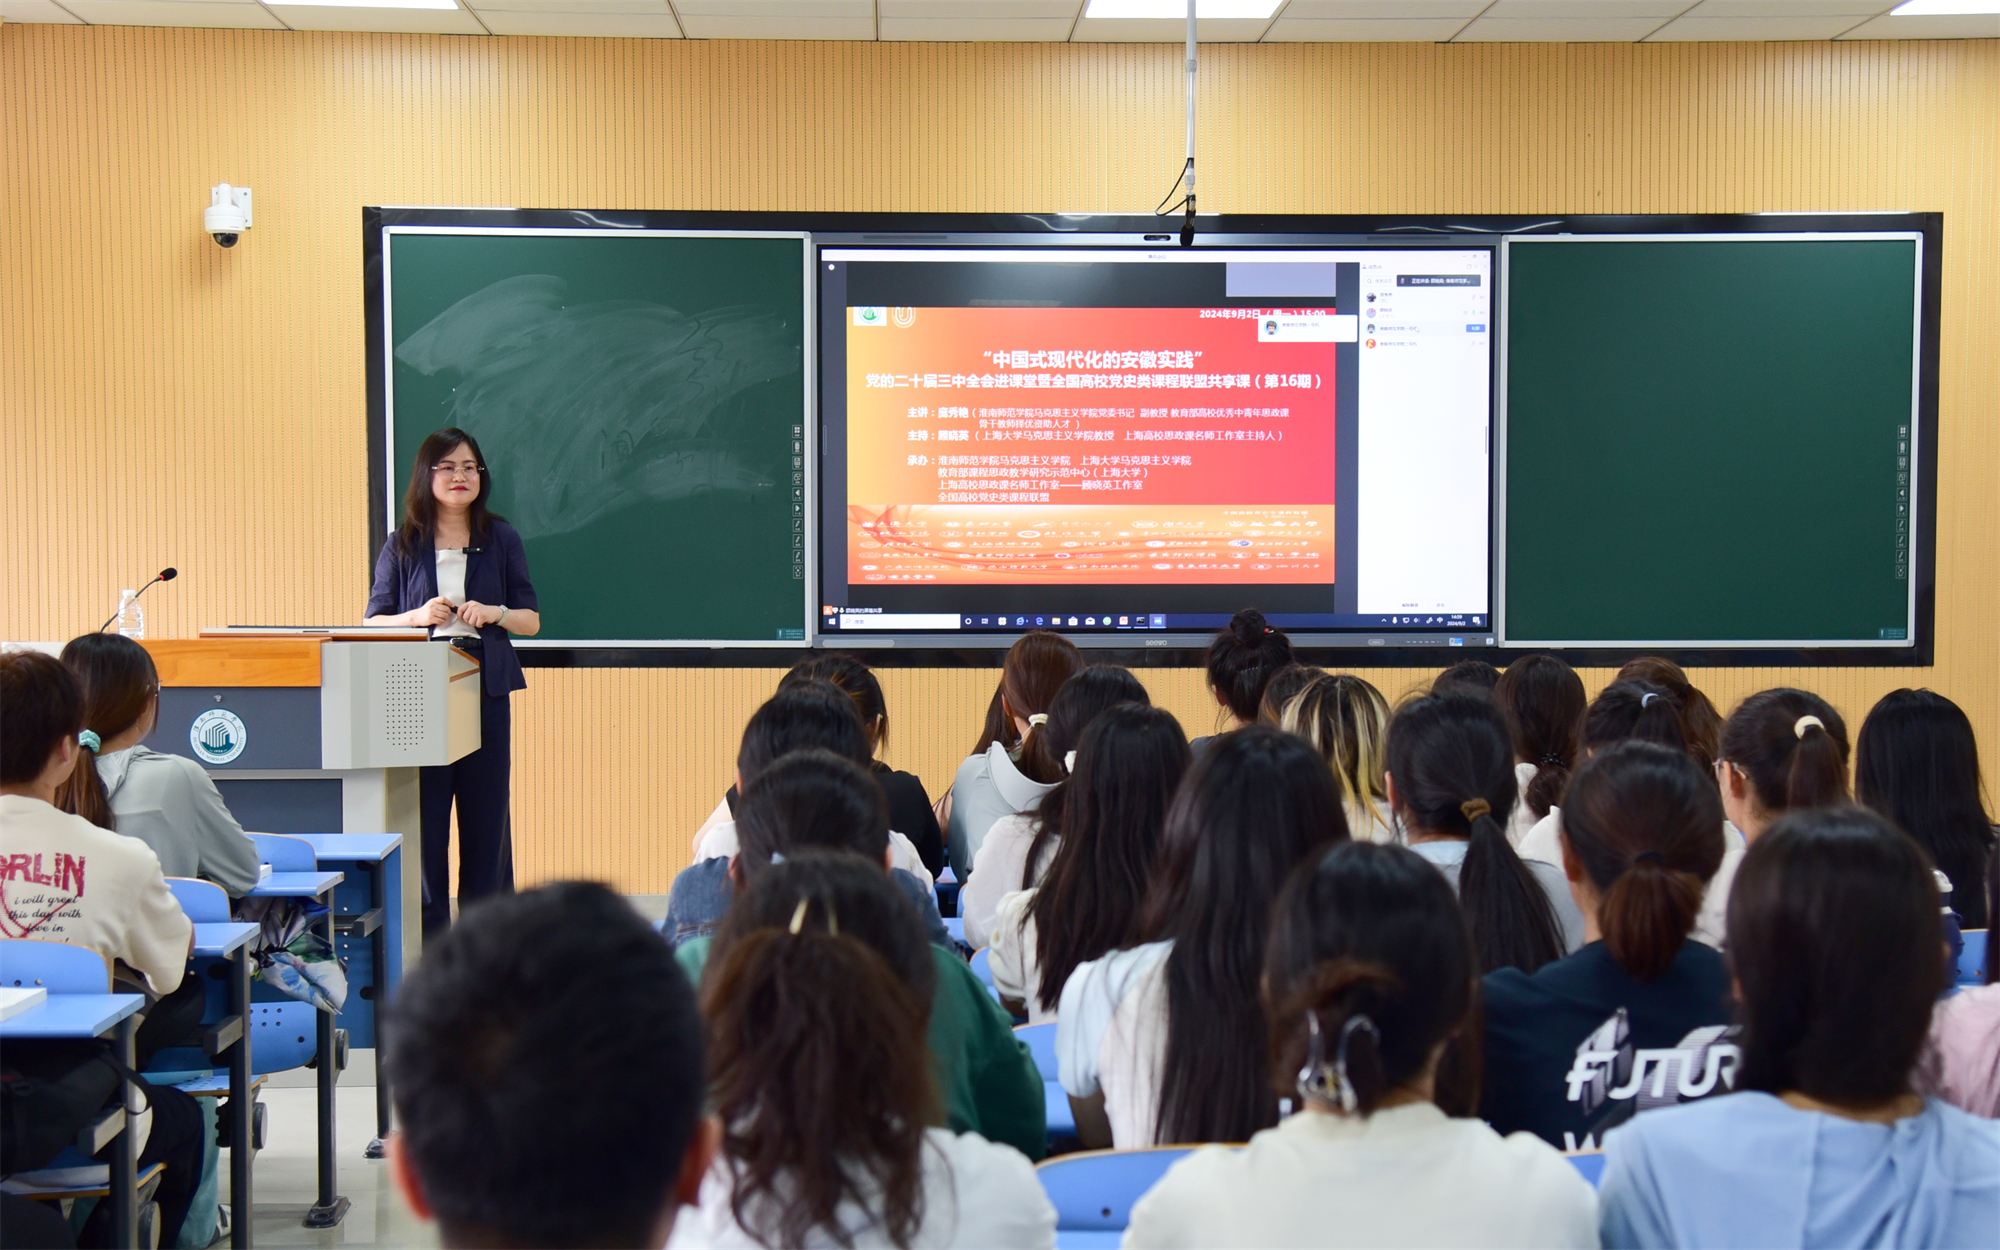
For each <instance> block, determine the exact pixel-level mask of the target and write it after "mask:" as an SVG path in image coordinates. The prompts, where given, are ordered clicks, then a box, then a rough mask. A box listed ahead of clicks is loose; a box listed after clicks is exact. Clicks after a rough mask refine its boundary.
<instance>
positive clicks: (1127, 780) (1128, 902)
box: [989, 703, 1189, 1024]
mask: <svg viewBox="0 0 2000 1250" xmlns="http://www.w3.org/2000/svg"><path fill="white" fill-rule="evenodd" d="M1188 761H1189V753H1188V744H1187V737H1186V735H1184V734H1183V733H1182V732H1181V726H1180V722H1179V721H1177V720H1175V719H1174V717H1173V714H1172V713H1171V712H1168V711H1166V710H1165V709H1164V708H1156V707H1149V706H1146V705H1144V704H1139V703H1121V704H1118V705H1116V706H1114V707H1112V708H1110V709H1108V710H1107V711H1105V712H1104V713H1103V714H1102V715H1100V716H1098V717H1097V719H1095V720H1093V721H1092V722H1091V723H1090V728H1088V729H1086V730H1084V733H1083V741H1082V742H1081V743H1079V744H1078V745H1077V749H1076V771H1075V772H1073V773H1072V774H1071V775H1070V779H1069V781H1068V782H1067V783H1066V784H1065V785H1064V786H1063V792H1064V800H1063V815H1062V823H1063V831H1064V832H1063V839H1062V842H1061V845H1060V846H1059V847H1058V849H1057V851H1056V854H1055V860H1054V862H1053V863H1052V864H1051V865H1050V867H1049V871H1048V874H1047V875H1046V876H1045V877H1044V878H1043V879H1042V883H1041V884H1040V885H1039V886H1037V887H1035V888H1033V889H1029V890H1018V891H1015V892H1013V893H1011V894H1007V895H1004V896H1002V898H1001V899H1000V906H999V915H998V919H997V921H996V923H995V925H994V930H993V945H992V947H991V951H992V954H991V955H990V956H989V959H990V964H991V967H992V971H993V988H994V989H996V990H998V991H999V993H1000V998H1001V1001H1002V1002H1003V1003H1010V1004H1018V1005H1019V1006H1020V1007H1022V1008H1025V1014H1026V1015H1027V1017H1028V1023H1030V1024H1046V1023H1047V1022H1049V1021H1051V1020H1054V1019H1055V1018H1056V1008H1057V1005H1058V1004H1059V1003H1060V1001H1061V999H1062V991H1063V983H1064V982H1065V981H1067V980H1068V979H1069V974H1070V973H1071V972H1072V971H1073V970H1074V969H1075V968H1076V966H1077V965H1078V964H1080V963H1082V962H1084V961H1085V960H1090V959H1097V958H1099V957H1101V956H1103V955H1106V954H1109V953H1110V952H1112V951H1115V950H1119V949H1121V948H1123V947H1127V946H1131V945H1133V944H1135V943H1137V942H1138V941H1139V938H1140V929H1139V918H1140V908H1141V907H1142V906H1143V904H1144V903H1145V898H1146V890H1147V888H1148V887H1149V886H1150V884H1151V883H1152V879H1153V873H1154V868H1155V865H1156V864H1157V863H1158V862H1159V858H1160V839H1161V835H1162V831H1163V829H1164V828H1165V825H1166V819H1167V808H1168V806H1169V805H1170V804H1172V802H1173V799H1174V791H1175V790H1176V789H1177V788H1178V787H1179V786H1180V783H1181V777H1182V776H1183V775H1184V774H1185V773H1186V772H1187V770H1188Z"/></svg>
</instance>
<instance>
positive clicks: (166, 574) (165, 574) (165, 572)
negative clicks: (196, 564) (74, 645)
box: [97, 569, 181, 634]
mask: <svg viewBox="0 0 2000 1250" xmlns="http://www.w3.org/2000/svg"><path fill="white" fill-rule="evenodd" d="M180 575H181V571H180V570H179V569H161V570H160V571H159V573H158V574H156V575H155V576H154V578H153V581H151V582H147V583H146V584H145V585H144V586H141V587H139V590H138V593H137V594H134V595H133V596H132V602H134V603H137V602H138V601H139V595H143V594H145V593H146V592H147V591H149V590H151V589H152V588H153V583H154V582H170V581H172V580H174V579H175V578H176V577H179V576H180ZM124 610H125V605H124V604H122V603H121V604H119V605H118V611H119V612H122V611H124ZM117 619H118V612H113V613H112V614H111V616H110V618H109V619H107V620H106V621H105V622H104V624H102V625H99V626H98V627H97V632H98V633H100V634H101V633H103V632H104V631H105V630H107V629H110V628H111V622H112V621H115V620H117Z"/></svg>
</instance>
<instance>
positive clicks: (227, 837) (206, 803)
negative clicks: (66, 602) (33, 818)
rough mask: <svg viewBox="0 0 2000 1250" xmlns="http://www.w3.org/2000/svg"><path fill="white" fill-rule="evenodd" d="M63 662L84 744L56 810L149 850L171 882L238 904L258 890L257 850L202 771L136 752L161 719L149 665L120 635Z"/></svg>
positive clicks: (90, 637)
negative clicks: (79, 700) (207, 886)
mask: <svg viewBox="0 0 2000 1250" xmlns="http://www.w3.org/2000/svg"><path fill="white" fill-rule="evenodd" d="M62 661H63V663H64V664H66V665H68V666H69V670H70V671H71V672H73V673H75V674H76V677H77V681H78V682H79V683H81V685H82V687H83V705H84V728H85V730H86V731H87V736H86V737H85V738H84V739H83V745H84V751H83V753H82V754H81V755H79V756H78V757H77V765H76V771H75V772H73V773H71V774H70V776H69V780H68V781H66V782H64V783H63V786H62V789H61V790H60V791H59V793H58V796H57V799H56V806H57V807H60V808H61V809H62V810H64V811H66V812H73V813H75V814H76V815H78V816H81V817H83V818H84V819H85V820H88V821H89V822H90V823H91V824H93V825H97V826H100V827H101V828H105V829H111V830H114V831H116V832H118V833H122V834H124V835H125V836H126V837H128V838H137V839H139V840H140V841H141V842H144V843H145V844H146V845H147V846H150V847H152V848H153V854H155V855H157V856H159V857H160V871H161V872H163V873H165V874H166V875H167V876H169V877H202V878H205V879H207V880H209V881H213V882H215V884H217V885H219V886H221V887H222V888H223V890H224V891H226V892H227V893H228V895H229V896H230V897H231V898H241V897H243V894H244V892H245V891H247V890H248V889H249V888H250V887H251V886H253V885H256V884H257V844H256V843H254V842H252V841H251V840H250V839H249V837H248V836H247V835H245V834H244V832H243V826H242V825H239V824H237V823H236V818H235V817H234V816H232V815H230V813H229V805H228V804H227V803H224V802H223V801H222V793H221V791H219V790H217V789H216V788H215V783H214V782H213V781H210V780H209V778H208V774H207V773H206V772H204V771H202V767H201V765H199V764H197V763H195V762H194V761H193V760H191V759H188V758H187V757H186V756H181V755H163V754H161V753H160V752H158V751H155V750H153V749H152V748H150V747H148V746H146V745H144V742H145V739H146V738H147V737H148V736H150V735H151V734H152V732H153V726H154V723H155V722H156V721H157V720H158V719H159V715H160V675H159V673H158V672H157V671H156V670H155V669H154V667H153V657H152V656H150V655H148V654H146V649H145V648H144V647H142V646H140V645H139V644H138V643H136V642H134V641H132V640H131V639H130V638H126V637H124V636H122V635H120V634H85V635H83V636H82V637H81V638H72V639H71V640H70V642H69V645H68V646H66V647H64V648H63V651H62Z"/></svg>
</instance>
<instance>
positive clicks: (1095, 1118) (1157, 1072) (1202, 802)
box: [1056, 725, 1347, 1150]
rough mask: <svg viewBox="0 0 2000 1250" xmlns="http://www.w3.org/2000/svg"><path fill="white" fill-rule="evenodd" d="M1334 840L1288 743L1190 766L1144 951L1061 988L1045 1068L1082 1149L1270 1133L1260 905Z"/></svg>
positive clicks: (1257, 728)
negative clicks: (1051, 1069) (1050, 1063)
mask: <svg viewBox="0 0 2000 1250" xmlns="http://www.w3.org/2000/svg"><path fill="white" fill-rule="evenodd" d="M1346 840H1347V822H1346V820H1345V819H1344V818H1343V817H1342V815H1341V810H1340V794H1339V791H1337V790H1336V789H1335V788H1334V784H1333V777H1332V775H1331V774H1329V773H1328V772H1327V768H1326V762H1325V761H1324V760H1322V759H1321V758H1320V757H1319V756H1318V755H1317V754H1316V753H1315V752H1314V751H1313V749H1312V748H1311V747H1309V746H1307V745H1306V744H1305V743H1304V742H1302V741H1300V740H1299V739H1297V738H1295V737H1293V736H1292V735H1291V734H1288V733H1283V732H1281V731H1279V730H1276V729H1272V728H1270V727H1269V726H1265V725H1253V726H1251V727H1250V728H1247V729H1239V730H1237V731H1236V732H1234V733H1229V734H1224V735H1222V736H1221V737H1220V738H1219V739H1217V741H1216V743H1215V745H1214V747H1213V748H1212V749H1211V750H1210V751H1209V752H1208V754H1207V755H1204V756H1202V757H1201V758H1200V759H1197V760H1196V761H1195V762H1194V767H1193V768H1192V769H1190V770H1189V772H1188V775H1187V778H1186V779H1185V780H1184V781H1183V782H1182V783H1181V788H1180V791H1179V793H1178V794H1177V795H1176V796H1175V798H1174V802H1173V806H1172V807H1171V808H1170V809H1169V810H1168V812H1167V820H1166V828H1165V833H1164V836H1163V840H1162V846H1161V859H1160V866H1159V868H1158V870H1157V871H1156V872H1155V873H1154V875H1153V881H1152V885H1151V887H1150V889H1149V891H1148V894H1147V901H1146V905H1145V907H1144V909H1143V911H1142V913H1141V918H1140V922H1139V932H1140V934H1141V935H1142V937H1143V938H1144V940H1143V941H1142V942H1141V943H1140V944H1139V945H1137V946H1132V947H1127V948H1124V949H1121V950H1118V951H1115V952H1113V953H1111V954H1109V955H1106V956H1104V957H1103V958H1101V959H1093V960H1087V961H1085V962H1083V963H1080V964H1078V965H1077V967H1076V971H1075V972H1073V973H1071V974H1070V977H1069V980H1068V981H1067V982H1065V983H1064V985H1063V992H1062V999H1061V1003H1060V1008H1059V1013H1058V1014H1059V1019H1058V1021H1057V1024H1056V1056H1057V1060H1058V1062H1059V1064H1060V1067H1061V1078H1062V1085H1063V1088H1064V1089H1065V1090H1067V1091H1068V1092H1069V1096H1070V1102H1071V1105H1072V1106H1074V1107H1075V1108H1076V1109H1077V1129H1078V1136H1080V1137H1081V1138H1082V1139H1083V1141H1084V1142H1085V1144H1086V1145H1104V1144H1109V1145H1115V1146H1117V1147H1118V1148H1119V1149H1121V1150H1122V1149H1126V1148H1128V1147H1132V1146H1147V1145H1152V1144H1154V1143H1158V1142H1201V1141H1242V1140H1244V1139H1246V1138H1248V1137H1249V1136H1250V1135H1251V1134H1252V1133H1254V1132H1256V1131H1257V1130H1258V1129H1260V1128H1268V1127H1269V1126H1270V1125H1272V1124H1274V1123H1276V1122H1277V1116H1278V1104H1277V1098H1276V1096H1275V1095H1274V1094H1273V1093H1272V1092H1271V1081H1270V1065H1269V1059H1268V1055H1267V1045H1268V1037H1267V1035H1266V1033H1265V1028H1264V1015H1263V1009H1262V1007H1261V1005H1260V1004H1259V1003H1258V1001H1257V973H1258V969H1259V968H1261V967H1262V966H1263V959H1264V939H1265V934H1266V932H1267V931H1268V930H1269V928H1270V920H1271V904H1272V903H1273V902H1274V901H1276V899H1277V896H1278V891H1279V889H1280V888H1281V887H1282V886H1283V884H1284V881H1285V878H1286V876H1287V875H1289V874H1290V872H1291V871H1292V869H1293V868H1294V867H1296V866H1297V865H1298V864H1299V863H1300V862H1301V861H1302V860H1304V859H1305V858H1306V857H1307V856H1308V855H1310V854H1312V853H1313V852H1314V851H1316V850H1318V849H1320V848H1321V847H1324V846H1325V845H1326V844H1328V843H1330V842H1343V841H1346Z"/></svg>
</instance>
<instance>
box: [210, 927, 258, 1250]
mask: <svg viewBox="0 0 2000 1250" xmlns="http://www.w3.org/2000/svg"><path fill="white" fill-rule="evenodd" d="M257 932H258V927H257V926H256V925H254V924H235V923H230V924H219V923H210V924H197V925H195V927H194V954H195V956H196V957H197V958H204V957H206V958H221V959H227V960H228V961H229V980H228V983H229V1014H228V1017H227V1018H226V1019H224V1020H223V1021H222V1023H220V1024H218V1025H216V1026H215V1027H214V1028H212V1029H210V1030H209V1031H208V1033H207V1034H206V1035H205V1036H204V1037H203V1038H202V1044H203V1048H204V1049H205V1050H206V1051H207V1052H208V1054H209V1057H210V1058H211V1059H214V1058H217V1057H220V1056H221V1055H222V1053H223V1052H224V1051H227V1052H228V1054H229V1127H230V1141H231V1143H232V1144H231V1145H230V1148H229V1221H230V1222H229V1244H230V1245H231V1246H234V1247H236V1250H249V1247H250V1245H251V1244H252V1242H251V1236H252V1235H251V1229H250V1223H251V1212H252V1205H251V1185H252V1180H251V1165H252V1163H253V1162H254V1161H255V1159H256V1155H257V1151H256V1149H255V1147H254V1146H253V1145H252V1143H251V1136H252V1131H253V1130H252V1125H253V1123H254V1120H255V1112H256V1102H257V1099H256V1095H255V1092H254V1090H253V1088H252V1083H251V1082H252V1078H251V1075H250V1066H251V1056H250V1041H251V1028H250V944H251V942H252V941H254V940H255V939H256V937H257Z"/></svg>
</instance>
